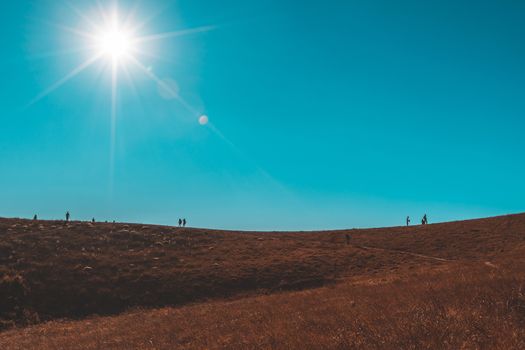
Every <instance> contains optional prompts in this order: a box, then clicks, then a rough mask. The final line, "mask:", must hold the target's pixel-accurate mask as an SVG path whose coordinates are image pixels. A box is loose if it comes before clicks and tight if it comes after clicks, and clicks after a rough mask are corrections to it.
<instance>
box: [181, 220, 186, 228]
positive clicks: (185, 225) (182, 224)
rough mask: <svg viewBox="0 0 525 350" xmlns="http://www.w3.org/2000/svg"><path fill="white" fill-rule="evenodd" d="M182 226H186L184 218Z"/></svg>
mask: <svg viewBox="0 0 525 350" xmlns="http://www.w3.org/2000/svg"><path fill="white" fill-rule="evenodd" d="M182 227H186V219H182Z"/></svg>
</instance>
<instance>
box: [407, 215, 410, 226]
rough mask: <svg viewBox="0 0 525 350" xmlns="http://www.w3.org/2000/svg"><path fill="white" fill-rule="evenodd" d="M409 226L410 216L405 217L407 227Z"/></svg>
mask: <svg viewBox="0 0 525 350" xmlns="http://www.w3.org/2000/svg"><path fill="white" fill-rule="evenodd" d="M409 225H410V216H407V226H409Z"/></svg>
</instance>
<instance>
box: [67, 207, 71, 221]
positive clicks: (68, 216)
mask: <svg viewBox="0 0 525 350" xmlns="http://www.w3.org/2000/svg"><path fill="white" fill-rule="evenodd" d="M70 217H71V215H70V214H69V210H68V211H67V212H66V222H67V221H69V218H70Z"/></svg>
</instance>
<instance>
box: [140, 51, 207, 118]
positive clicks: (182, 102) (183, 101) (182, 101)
mask: <svg viewBox="0 0 525 350" xmlns="http://www.w3.org/2000/svg"><path fill="white" fill-rule="evenodd" d="M130 60H131V61H132V62H133V63H135V64H136V65H137V66H138V67H139V68H140V69H141V70H142V71H144V73H146V75H147V76H149V77H150V78H151V79H152V80H153V81H155V82H156V83H157V84H159V85H160V86H162V87H163V88H164V89H165V90H167V91H169V92H170V93H171V94H172V95H173V96H175V99H176V100H177V101H178V102H179V103H180V104H181V105H182V106H183V107H184V108H186V109H187V110H188V111H189V112H190V113H192V114H193V115H195V116H198V115H199V112H198V111H197V110H196V109H195V108H193V107H192V106H190V105H189V104H188V103H187V102H186V101H185V100H184V99H183V98H182V97H181V96H180V95H179V94H178V93H177V92H176V91H173V89H172V88H171V87H170V86H169V85H167V84H166V83H165V82H163V81H162V79H160V78H159V77H157V75H155V73H153V72H152V71H151V70H149V69H148V68H146V67H145V66H144V65H143V64H142V63H141V62H140V61H139V60H137V59H136V58H135V57H133V56H130Z"/></svg>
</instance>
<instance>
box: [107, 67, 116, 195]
mask: <svg viewBox="0 0 525 350" xmlns="http://www.w3.org/2000/svg"><path fill="white" fill-rule="evenodd" d="M117 85H118V62H117V60H116V59H114V60H113V62H112V66H111V140H110V154H109V161H110V165H109V166H110V168H109V177H110V178H109V190H110V194H112V193H113V185H114V183H113V181H114V178H115V141H116V130H117Z"/></svg>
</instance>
